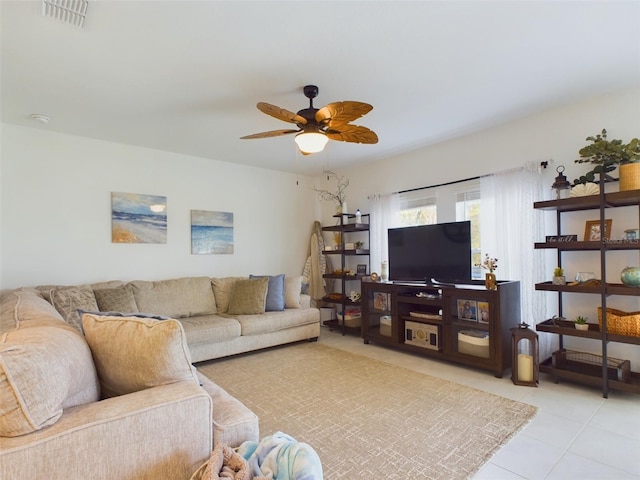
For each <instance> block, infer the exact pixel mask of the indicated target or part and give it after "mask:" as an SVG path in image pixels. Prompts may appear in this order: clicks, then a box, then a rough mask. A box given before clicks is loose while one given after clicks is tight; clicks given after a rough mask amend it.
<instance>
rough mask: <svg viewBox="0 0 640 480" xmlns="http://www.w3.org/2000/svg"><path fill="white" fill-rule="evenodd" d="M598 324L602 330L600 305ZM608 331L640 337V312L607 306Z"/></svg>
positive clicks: (600, 308) (599, 308)
mask: <svg viewBox="0 0 640 480" xmlns="http://www.w3.org/2000/svg"><path fill="white" fill-rule="evenodd" d="M598 325H599V326H600V330H602V307H598ZM607 333H612V334H614V335H627V336H629V337H640V312H623V311H622V310H616V309H615V308H607Z"/></svg>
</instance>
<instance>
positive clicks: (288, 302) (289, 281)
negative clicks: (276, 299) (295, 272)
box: [284, 275, 302, 308]
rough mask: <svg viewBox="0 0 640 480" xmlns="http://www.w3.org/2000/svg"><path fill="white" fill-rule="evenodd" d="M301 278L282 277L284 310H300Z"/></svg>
mask: <svg viewBox="0 0 640 480" xmlns="http://www.w3.org/2000/svg"><path fill="white" fill-rule="evenodd" d="M301 290H302V276H300V275H299V276H297V277H284V308H300V291H301Z"/></svg>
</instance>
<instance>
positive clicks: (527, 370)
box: [511, 322, 539, 387]
mask: <svg viewBox="0 0 640 480" xmlns="http://www.w3.org/2000/svg"><path fill="white" fill-rule="evenodd" d="M511 339H512V341H513V343H512V347H511V350H512V360H511V380H512V381H513V383H514V384H515V385H525V386H527V387H537V386H538V373H539V370H538V369H539V363H538V334H537V333H536V332H534V331H533V330H531V329H530V328H529V325H527V324H526V323H524V322H522V323H519V324H518V326H517V327H515V328H512V329H511Z"/></svg>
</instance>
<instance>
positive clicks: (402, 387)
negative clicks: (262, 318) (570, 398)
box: [197, 343, 536, 480]
mask: <svg viewBox="0 0 640 480" xmlns="http://www.w3.org/2000/svg"><path fill="white" fill-rule="evenodd" d="M197 367H198V370H200V371H201V372H202V373H204V374H205V375H206V376H207V377H209V378H210V379H211V380H213V381H214V382H216V383H217V384H218V385H220V386H221V387H223V388H224V389H225V390H227V391H228V392H229V393H231V394H232V395H234V396H235V397H236V398H238V399H239V400H241V401H242V402H243V403H244V404H245V405H247V406H248V407H249V408H250V409H251V410H253V411H254V412H255V413H256V414H257V415H258V417H259V418H260V435H261V437H264V436H266V435H270V434H272V433H274V432H277V431H282V432H285V433H287V434H289V435H291V436H292V437H294V438H296V439H297V440H299V441H302V442H307V443H309V444H310V445H311V446H312V447H313V448H314V449H315V450H316V452H317V453H318V455H319V456H320V459H321V460H322V465H323V469H324V475H325V478H326V479H328V480H335V479H341V478H349V479H360V478H361V479H372V478H385V479H447V480H450V479H462V478H468V477H470V476H471V475H473V474H474V473H475V472H476V471H477V470H478V469H479V468H480V467H481V466H482V465H483V464H484V463H485V462H486V461H487V460H488V459H489V457H491V455H492V454H493V453H495V452H496V451H497V450H498V448H500V446H502V445H504V444H505V443H506V442H507V441H508V440H509V439H510V438H511V437H512V436H513V435H514V434H515V433H516V432H518V431H519V430H520V429H521V428H522V427H523V426H524V425H525V424H526V423H527V422H528V421H529V420H530V419H531V418H532V417H533V416H534V415H535V412H536V407H533V406H531V405H526V404H524V403H520V402H516V401H513V400H509V399H506V398H503V397H499V396H496V395H492V394H489V393H485V392H482V391H480V390H476V389H473V388H470V387H466V386H463V385H458V384H456V383H453V382H449V381H446V380H442V379H438V378H435V377H431V376H428V375H424V374H421V373H416V372H413V371H411V370H408V369H405V368H402V367H397V366H394V365H391V364H388V363H384V362H381V361H376V360H371V359H368V358H366V357H363V356H361V355H355V354H351V353H348V352H345V351H342V350H338V349H335V348H332V347H328V346H325V345H321V344H318V343H299V344H295V345H290V346H284V347H279V348H275V349H271V350H265V351H261V352H256V353H251V354H245V355H241V356H237V357H232V358H229V359H222V360H214V361H210V362H204V363H201V364H199V365H197ZM214 408H215V405H214Z"/></svg>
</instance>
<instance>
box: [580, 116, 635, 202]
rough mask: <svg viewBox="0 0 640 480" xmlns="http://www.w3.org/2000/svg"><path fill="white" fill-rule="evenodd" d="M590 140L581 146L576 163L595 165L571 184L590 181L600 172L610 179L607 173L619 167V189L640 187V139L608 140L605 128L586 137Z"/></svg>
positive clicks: (594, 179) (593, 180)
mask: <svg viewBox="0 0 640 480" xmlns="http://www.w3.org/2000/svg"><path fill="white" fill-rule="evenodd" d="M586 140H587V141H589V142H591V143H590V144H589V145H587V146H585V147H583V148H581V149H580V150H579V151H578V153H579V154H580V158H579V159H577V160H575V162H576V163H591V164H593V165H595V167H594V168H593V169H592V170H591V171H589V172H587V173H586V174H584V175H582V176H580V178H577V179H575V180H574V181H573V185H574V186H575V185H579V184H581V183H582V184H586V183H592V182H595V181H596V180H597V178H596V175H598V174H601V175H603V176H604V178H605V179H611V177H609V175H608V173H609V172H612V171H613V170H615V169H616V168H617V167H620V190H621V191H624V190H636V189H639V188H640V140H638V139H637V138H633V139H632V140H631V141H630V142H629V143H623V141H622V140H618V139H616V140H609V139H608V138H607V130H606V129H602V132H601V133H599V134H597V135H595V136H589V137H587V138H586Z"/></svg>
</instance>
